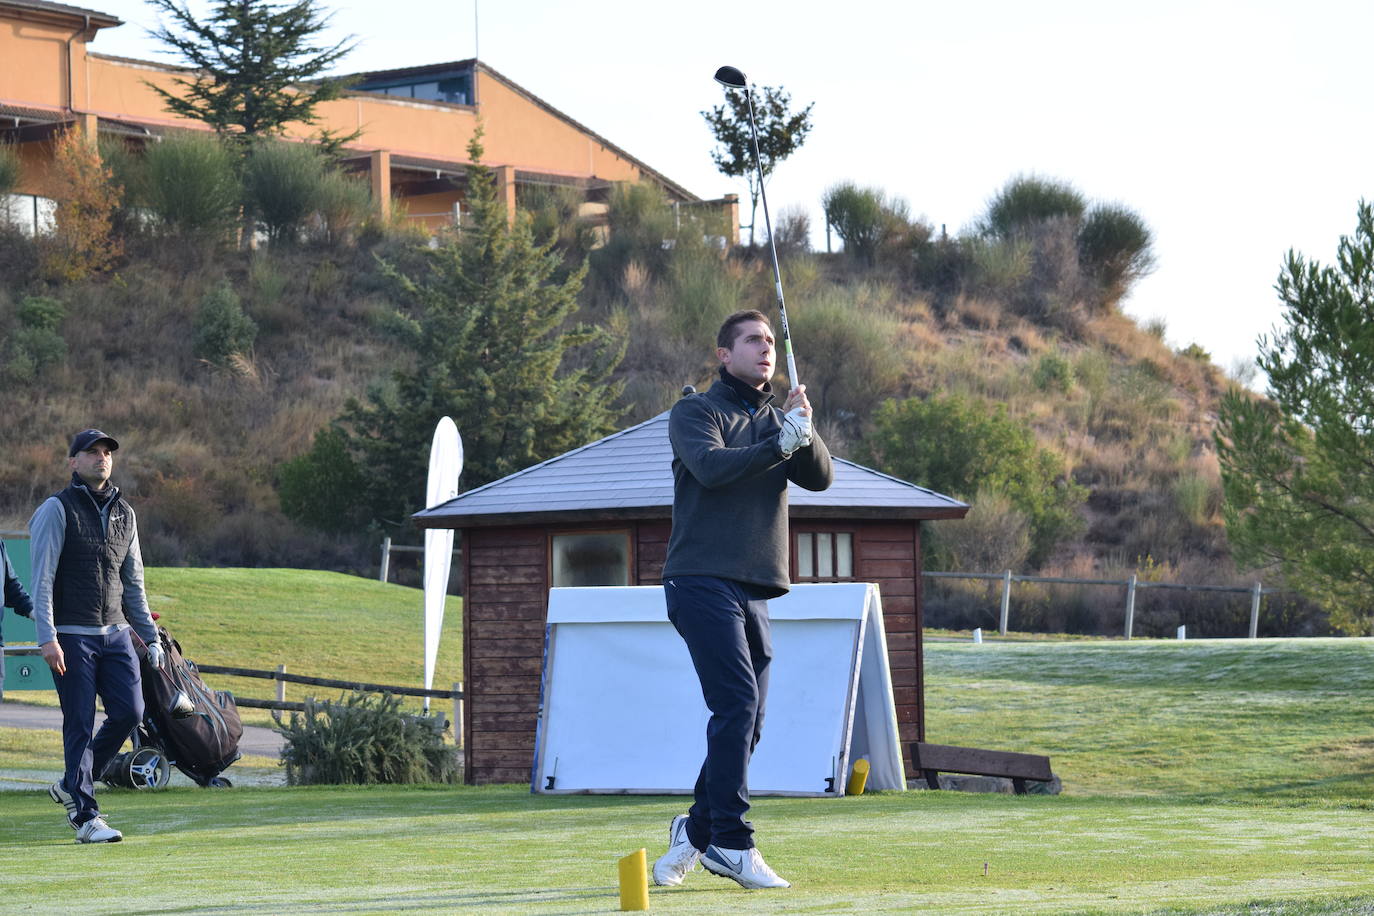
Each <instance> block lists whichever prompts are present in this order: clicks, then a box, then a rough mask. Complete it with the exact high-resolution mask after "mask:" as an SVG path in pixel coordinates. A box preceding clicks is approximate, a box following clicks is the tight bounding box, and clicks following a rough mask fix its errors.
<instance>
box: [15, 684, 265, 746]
mask: <svg viewBox="0 0 1374 916" xmlns="http://www.w3.org/2000/svg"><path fill="white" fill-rule="evenodd" d="M13 697H14V694H13V693H9V694H6V695H5V699H4V700H3V701H0V727H5V728H50V729H53V730H54V731H61V730H62V710H60V709H58V708H57V707H55V706H35V705H34V704H32V703H23V702H15V701H14V700H13V699H12V698H13ZM104 721H105V714H104V713H103V712H97V713H96V714H95V726H96V728H99V727H100V723H102V722H104ZM284 743H285V739H284V738H282V736H281V735H280V734H279V733H277V732H276V731H274V730H273V729H270V728H262V727H261V726H257V725H245V726H244V727H243V737H242V738H241V739H240V740H239V753H241V754H251V755H253V756H256V757H271V758H272V759H274V760H275V759H277V758H278V757H279V756H280V755H281V749H282V745H283V744H284Z"/></svg>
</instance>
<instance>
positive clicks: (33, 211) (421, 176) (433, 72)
mask: <svg viewBox="0 0 1374 916" xmlns="http://www.w3.org/2000/svg"><path fill="white" fill-rule="evenodd" d="M122 24H123V23H122V22H121V21H120V20H119V19H117V18H115V17H114V16H110V15H107V14H105V13H101V12H97V11H95V10H88V9H82V8H80V7H75V6H69V5H67V4H63V3H51V2H46V0H0V143H10V144H13V145H14V147H15V148H16V149H17V151H18V153H19V156H20V160H21V172H22V178H21V182H20V185H19V187H17V188H16V189H15V190H16V192H17V193H15V194H12V195H11V196H10V199H9V200H8V201H7V204H8V209H9V216H10V219H11V220H13V221H16V222H18V223H19V224H20V225H23V226H26V227H28V228H30V229H32V230H33V231H42V229H43V228H44V226H45V224H47V223H49V222H50V220H51V213H52V209H53V206H54V203H53V195H54V194H55V193H56V192H55V189H53V188H52V187H51V184H50V180H49V163H50V162H51V158H52V142H53V138H54V136H55V135H57V134H58V133H60V132H62V131H65V130H68V129H72V128H75V129H78V130H81V131H83V132H84V133H85V134H86V135H87V136H89V137H95V136H105V135H110V136H122V137H126V138H132V139H142V140H144V141H145V142H152V141H155V139H156V138H157V137H158V136H160V135H161V134H163V133H165V132H166V131H168V130H169V129H176V128H191V129H205V125H204V124H202V123H201V122H199V121H192V120H187V119H184V118H181V117H178V116H176V115H173V114H170V113H169V112H167V111H166V110H165V108H164V107H163V103H162V100H161V98H160V97H159V96H158V95H157V93H156V92H154V91H153V89H152V88H151V86H158V87H161V88H163V89H166V90H168V91H169V92H170V91H175V83H174V79H175V78H176V77H177V76H178V75H180V74H184V73H185V72H186V71H184V70H181V69H179V68H177V67H172V66H168V65H166V64H160V63H152V62H148V61H140V60H130V59H128V58H122V57H113V56H110V55H106V54H100V53H98V52H96V51H93V50H91V49H90V47H89V46H90V45H91V44H93V43H94V42H95V40H96V38H97V35H98V33H99V31H100V30H101V29H107V28H114V27H117V26H119V25H122ZM347 83H348V84H349V85H350V87H351V88H350V89H349V91H348V92H347V93H346V94H345V96H344V97H343V98H341V99H337V100H335V101H331V102H325V103H323V104H321V105H319V106H318V107H317V109H316V116H317V120H316V123H315V124H314V125H309V126H307V125H294V128H295V129H294V130H292V131H288V136H289V137H292V138H295V139H304V138H306V137H307V136H308V135H312V134H315V133H317V132H318V131H319V130H320V129H327V130H329V131H331V132H333V133H334V134H336V135H338V134H342V135H347V134H350V133H352V132H354V131H358V132H359V134H358V137H357V139H356V140H354V141H353V142H351V143H350V144H349V146H348V151H349V153H350V157H349V160H348V165H349V167H351V168H354V169H356V170H358V171H361V172H365V173H367V174H368V176H369V178H370V180H371V184H372V190H373V197H374V199H376V200H378V201H379V202H380V205H381V206H382V207H383V208H384V209H386V208H389V207H391V206H393V205H395V206H397V207H399V208H400V211H401V212H402V213H403V214H405V215H406V216H408V217H411V218H413V219H417V220H421V221H423V222H424V223H425V224H426V225H428V226H430V227H437V226H439V225H443V224H445V223H449V222H451V221H453V220H454V219H455V218H456V216H457V213H458V209H459V207H460V206H461V201H462V199H463V195H464V188H465V184H466V171H467V144H468V141H469V140H470V139H471V138H472V134H473V131H474V129H475V128H476V126H477V124H478V120H479V118H480V120H481V124H482V128H483V131H484V133H483V138H482V143H483V147H484V149H485V152H484V156H483V160H484V164H485V165H487V166H490V167H491V168H492V169H493V170H494V172H495V175H496V178H497V181H498V188H499V191H500V193H501V194H502V195H504V197H505V200H506V202H507V205H508V206H509V207H510V208H511V209H512V210H513V209H514V205H515V203H516V199H517V192H518V191H519V190H520V189H521V188H522V186H523V187H534V186H540V185H544V186H548V185H554V186H562V187H569V188H575V189H577V190H579V191H580V192H581V193H582V195H583V199H584V200H585V204H584V205H583V214H584V215H585V216H591V217H595V216H596V215H597V214H599V213H604V212H605V206H606V205H605V201H606V198H607V194H608V191H609V189H610V188H611V187H612V186H613V185H614V184H615V183H617V182H623V181H629V182H642V181H647V182H652V183H653V184H656V185H657V186H659V187H660V188H662V189H663V191H664V193H665V195H666V196H667V198H668V200H669V201H671V202H673V203H674V204H675V205H677V206H687V205H690V206H714V207H722V208H726V209H727V211H728V215H729V217H730V219H729V221H728V225H729V226H730V227H731V228H730V231H731V233H732V235H733V236H734V238H732V239H731V240H730V241H731V243H732V244H733V243H737V242H738V231H739V230H738V226H739V219H738V216H739V211H738V198H737V197H736V196H735V195H733V194H732V195H726V196H725V197H723V198H721V199H720V200H715V201H707V200H702V199H701V198H699V197H697V196H696V195H694V194H692V193H691V192H690V191H688V190H687V189H686V188H684V187H682V186H681V185H679V184H677V183H676V182H674V181H673V180H672V179H670V178H668V177H667V176H666V175H663V174H662V173H660V172H658V171H656V170H655V169H653V168H651V167H650V166H648V165H647V164H645V163H644V162H642V161H641V160H639V159H636V158H635V157H634V156H632V155H630V154H629V153H627V152H626V151H625V150H623V149H621V148H620V147H618V146H616V145H615V144H614V143H612V142H610V141H609V140H607V139H606V138H604V137H602V136H600V135H599V134H597V133H595V132H594V131H592V130H591V129H589V128H587V127H585V126H583V125H582V124H579V123H578V122H577V121H575V120H573V119H572V118H570V117H568V116H567V115H565V114H563V113H562V112H561V111H559V110H557V109H556V108H554V107H553V106H552V105H549V104H548V103H547V102H544V101H542V100H541V99H539V98H538V97H537V96H535V95H534V94H533V93H531V92H529V91H528V90H526V89H524V88H522V87H521V86H519V85H517V84H516V83H514V82H512V81H511V80H509V79H507V78H506V77H504V76H502V75H501V74H499V73H497V72H496V71H495V70H493V69H492V68H490V67H488V66H487V65H486V64H484V63H482V62H481V61H479V60H475V59H473V60H464V61H456V62H453V63H446V64H435V65H430V66H423V67H409V68H405V69H400V70H386V71H380V72H373V73H363V74H357V75H355V76H352V77H349V78H348V79H347ZM150 84H151V86H150Z"/></svg>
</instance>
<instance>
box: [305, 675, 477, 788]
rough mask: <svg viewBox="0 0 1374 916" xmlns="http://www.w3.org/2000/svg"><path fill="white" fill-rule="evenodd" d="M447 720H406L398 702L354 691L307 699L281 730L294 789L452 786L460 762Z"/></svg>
mask: <svg viewBox="0 0 1374 916" xmlns="http://www.w3.org/2000/svg"><path fill="white" fill-rule="evenodd" d="M442 722H443V720H442V719H441V718H429V717H425V716H413V715H406V714H405V713H403V712H402V711H401V701H400V699H399V698H397V697H395V696H392V695H391V694H389V693H386V694H367V693H360V692H355V693H353V694H350V695H349V696H347V697H344V698H341V699H340V700H339V701H337V702H331V701H329V700H324V701H319V700H315V699H313V698H308V699H306V701H305V712H303V713H298V712H293V713H292V714H291V722H290V724H289V725H286V726H284V727H282V728H281V729H279V731H280V732H281V733H282V735H283V736H284V737H285V738H286V744H285V746H284V747H283V748H282V751H281V757H282V762H283V763H285V764H286V781H287V784H288V785H292V786H310V785H377V784H381V783H392V784H394V783H453V782H457V779H458V761H457V757H456V755H455V753H454V751H453V748H451V747H449V746H447V745H446V744H445V743H444V735H443V724H442Z"/></svg>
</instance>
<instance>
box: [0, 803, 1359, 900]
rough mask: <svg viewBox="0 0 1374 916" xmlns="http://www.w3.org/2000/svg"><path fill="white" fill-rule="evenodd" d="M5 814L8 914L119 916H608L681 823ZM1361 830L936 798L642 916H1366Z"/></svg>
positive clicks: (1257, 816) (776, 838)
mask: <svg viewBox="0 0 1374 916" xmlns="http://www.w3.org/2000/svg"><path fill="white" fill-rule="evenodd" d="M4 804H5V809H6V816H5V817H4V818H3V820H0V854H2V858H0V861H4V862H7V863H9V864H8V865H6V866H4V867H3V873H4V874H5V876H6V877H5V878H4V885H5V890H6V895H5V900H6V901H7V902H6V903H0V908H5V907H7V906H15V905H16V904H18V903H19V902H20V901H23V905H22V906H19V907H17V908H16V909H14V910H10V911H17V912H25V913H70V912H82V913H120V914H122V913H129V912H177V913H264V914H266V913H272V914H275V913H298V912H329V913H354V912H376V913H396V912H407V913H457V912H500V913H561V914H571V913H608V912H613V911H615V910H616V909H617V908H618V901H617V898H616V883H615V882H616V869H615V860H616V859H617V858H618V857H619V856H621V855H624V854H626V853H629V852H632V851H633V850H634V849H636V848H638V847H639V846H647V847H648V848H649V850H650V855H651V856H654V855H657V854H658V852H660V851H661V846H662V843H663V840H664V836H665V834H666V827H667V823H668V819H669V818H670V817H671V816H672V815H673V814H674V813H676V812H678V811H680V810H681V802H680V801H674V800H672V799H663V798H627V797H589V796H581V797H545V796H531V795H530V794H529V793H528V791H527V790H525V789H523V788H519V787H498V788H482V789H474V788H457V789H438V788H428V789H417V788H408V789H407V788H391V787H387V788H369V789H361V788H353V789H348V788H317V789H296V790H284V789H244V790H239V789H234V790H228V791H219V792H217V791H206V790H199V789H180V790H177V789H174V790H170V791H167V792H163V793H157V794H151V793H150V794H139V793H135V792H131V791H126V792H113V791H112V792H109V793H106V795H105V801H104V807H105V809H106V811H107V813H108V814H109V815H110V817H111V820H112V821H113V822H114V823H116V824H118V825H119V826H120V827H122V828H123V829H124V830H125V831H126V833H127V834H128V839H127V840H126V841H125V842H123V843H120V844H117V845H110V846H97V847H76V846H74V845H73V844H72V834H71V831H70V830H69V829H68V828H66V827H65V826H63V825H62V824H61V820H60V817H58V815H60V814H61V812H60V811H59V810H57V809H56V806H55V805H53V804H52V802H51V801H49V800H48V798H47V797H46V795H43V794H41V793H37V792H29V793H22V794H20V793H15V794H13V795H10V796H9V797H7V798H6V799H5V800H4ZM1369 814H1370V812H1369V811H1367V810H1356V809H1336V810H1330V809H1326V810H1323V809H1318V808H1312V807H1306V806H1304V807H1294V808H1285V809H1274V808H1253V807H1247V806H1212V805H1203V804H1197V803H1176V802H1170V801H1165V800H1160V799H1109V798H1101V797H1098V798H1068V797H1059V798H1054V797H1043V796H1032V797H1023V798H1016V797H1008V796H971V795H966V794H959V793H940V794H937V793H930V792H908V793H884V794H879V795H869V796H864V797H859V798H848V799H840V800H808V799H760V800H759V801H758V804H757V806H756V811H755V822H756V823H757V824H759V825H760V827H761V828H762V829H763V831H764V833H763V834H762V836H763V838H764V840H765V842H766V843H767V846H766V851H767V852H768V856H769V859H770V860H771V862H772V864H773V865H774V866H775V867H776V868H777V869H778V871H779V872H780V873H781V874H783V875H784V876H789V877H790V878H791V880H792V881H793V882H794V887H793V888H791V889H790V890H786V891H775V892H765V891H755V892H745V891H743V890H741V889H740V888H738V887H736V886H735V885H734V884H733V883H730V882H727V881H725V880H723V879H720V878H716V877H713V876H711V875H707V874H706V873H704V872H697V873H694V874H692V875H691V876H689V878H688V879H687V882H686V883H685V884H684V885H683V886H682V887H680V888H655V889H653V891H652V894H651V907H652V909H653V910H654V911H656V912H660V913H684V914H687V913H690V914H719V913H730V912H740V911H744V912H760V913H766V912H773V913H865V912H892V913H912V912H935V913H946V912H950V913H954V912H958V913H974V912H982V913H1072V912H1134V913H1138V912H1142V911H1147V910H1150V909H1153V908H1157V907H1164V906H1171V907H1182V908H1184V911H1185V912H1186V911H1189V910H1194V909H1198V908H1202V907H1206V906H1209V905H1213V904H1221V903H1225V904H1233V903H1236V902H1242V901H1246V900H1252V899H1259V898H1265V899H1275V900H1282V899H1285V898H1290V899H1300V900H1301V899H1306V900H1307V901H1309V904H1308V905H1309V906H1310V905H1312V903H1313V901H1312V898H1317V900H1318V901H1324V904H1323V905H1325V906H1327V907H1328V908H1327V909H1324V910H1315V911H1314V910H1307V912H1341V911H1342V910H1340V909H1334V907H1338V906H1340V905H1341V904H1339V903H1338V902H1337V901H1338V900H1341V899H1345V900H1347V901H1348V902H1347V903H1346V907H1347V909H1345V910H1344V911H1345V912H1358V910H1352V909H1349V908H1348V907H1351V906H1358V905H1368V904H1369V903H1370V902H1371V901H1374V896H1371V895H1374V866H1372V865H1371V862H1370V838H1371V828H1370V825H1369ZM984 863H987V866H988V868H987V875H986V876H984V874H983V864H984ZM94 875H99V876H100V877H99V879H98V880H93V877H92V876H94ZM1355 895H1364V901H1363V904H1360V903H1358V902H1357V901H1350V900H1349V898H1351V897H1352V896H1355ZM74 901H80V902H79V903H74ZM1223 912H1232V911H1231V910H1225V911H1223ZM1236 912H1239V911H1236Z"/></svg>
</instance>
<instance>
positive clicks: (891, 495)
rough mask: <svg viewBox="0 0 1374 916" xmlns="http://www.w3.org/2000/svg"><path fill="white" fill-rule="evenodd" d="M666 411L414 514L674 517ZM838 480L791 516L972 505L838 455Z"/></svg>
mask: <svg viewBox="0 0 1374 916" xmlns="http://www.w3.org/2000/svg"><path fill="white" fill-rule="evenodd" d="M672 460H673V454H672V446H671V445H670V444H669V442H668V413H667V411H665V412H663V413H661V414H659V415H658V416H656V417H654V418H652V419H650V420H646V421H645V422H643V423H640V424H639V425H638V426H631V427H630V428H629V429H623V430H621V431H620V432H618V433H612V434H611V435H609V436H607V437H606V438H604V439H598V440H597V441H595V442H593V443H591V444H590V445H584V446H582V447H581V448H577V449H573V450H572V451H570V452H565V453H564V454H562V455H559V456H558V457H556V458H550V459H549V460H548V461H545V462H543V463H541V464H536V465H534V466H533V467H528V468H525V469H524V470H523V471H516V472H515V473H514V474H511V475H509V476H507V477H503V478H501V479H500V480H497V481H493V482H492V483H489V484H487V485H485V486H481V487H478V488H476V489H474V490H469V491H468V492H466V493H460V494H459V495H458V496H456V497H454V498H453V499H451V500H449V501H448V502H446V503H442V504H440V505H438V506H432V507H430V508H428V509H425V510H424V511H422V512H417V513H415V515H414V516H413V518H414V519H415V521H416V523H417V524H419V525H420V526H421V527H422V528H469V527H485V526H490V525H509V524H521V523H538V522H544V521H549V522H557V521H564V522H567V521H582V520H593V519H595V520H601V519H612V518H671V517H672V507H673V472H672ZM834 461H835V482H834V484H832V485H831V487H830V489H828V490H825V491H823V492H820V493H814V492H812V491H810V490H804V489H802V488H801V487H798V486H797V485H796V484H789V485H788V488H787V498H788V505H789V507H790V511H791V515H792V517H793V518H891V519H899V518H900V519H932V518H962V517H963V516H964V514H965V513H967V512H968V508H969V507H968V505H967V504H965V503H962V502H960V501H959V500H957V499H952V498H950V497H948V496H944V495H942V494H940V493H936V492H935V491H934V490H927V489H926V488H924V487H918V486H916V485H915V484H912V483H907V482H906V481H904V480H898V479H897V478H895V477H890V476H888V475H887V474H883V473H881V472H879V471H875V470H873V469H872V468H866V467H864V466H863V465H860V464H855V463H854V462H852V461H846V460H844V459H843V458H836V459H834Z"/></svg>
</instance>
